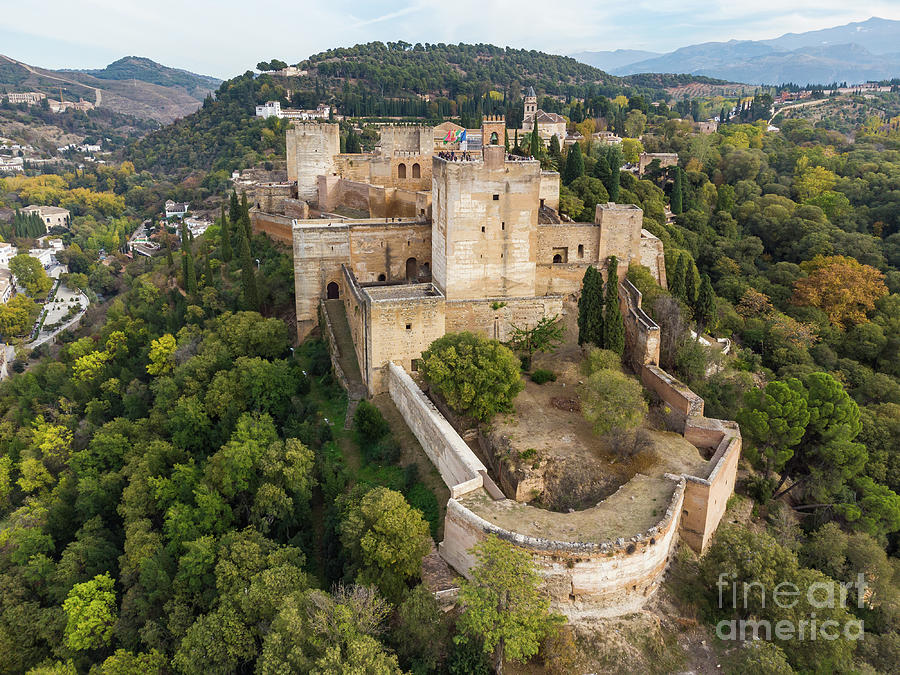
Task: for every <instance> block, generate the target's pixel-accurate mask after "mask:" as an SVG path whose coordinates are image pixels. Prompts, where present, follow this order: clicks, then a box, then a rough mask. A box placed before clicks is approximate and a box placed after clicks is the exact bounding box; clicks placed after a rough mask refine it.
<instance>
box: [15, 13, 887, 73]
mask: <svg viewBox="0 0 900 675" xmlns="http://www.w3.org/2000/svg"><path fill="white" fill-rule="evenodd" d="M863 4H864V6H862V5H863ZM870 16H880V17H883V18H887V19H900V0H866V2H865V3H861V4H860V5H859V6H855V5H854V3H850V2H847V1H846V0H754V1H753V2H735V1H734V0H728V1H723V0H630V1H629V2H622V1H621V0H619V1H617V2H608V1H606V0H601V1H599V2H598V1H597V0H518V1H516V2H501V1H500V0H443V1H440V0H397V1H395V2H383V1H382V0H378V1H374V2H372V1H365V0H357V1H355V2H351V1H349V0H317V1H316V2H306V1H303V0H300V1H297V0H294V1H292V2H285V1H281V2H276V1H274V0H255V1H254V0H249V1H248V0H218V1H215V2H214V1H211V0H186V1H185V0H179V1H176V0H153V1H151V2H147V1H146V0H145V1H142V2H136V1H135V0H0V53H2V54H6V55H8V56H11V57H13V58H17V59H19V60H22V61H25V62H27V63H31V64H33V65H38V66H44V67H48V68H61V67H69V68H96V67H102V66H104V65H106V64H107V63H109V62H110V61H114V60H115V59H117V58H119V57H121V56H125V55H136V56H147V57H149V58H151V59H153V60H155V61H158V62H160V63H163V64H166V65H170V66H175V67H179V68H185V69H188V70H193V71H195V72H199V73H203V74H208V75H215V76H217V77H222V78H225V77H230V76H233V75H235V74H238V73H241V72H243V71H245V70H247V69H249V68H253V67H254V65H255V64H256V63H257V62H258V61H260V60H269V59H271V58H273V57H276V58H281V59H283V60H285V61H287V62H289V63H295V62H297V61H299V60H301V59H303V58H305V57H307V56H309V55H310V54H313V53H316V52H318V51H322V50H324V49H328V48H329V47H336V46H349V45H352V44H355V43H358V42H367V41H370V40H382V41H394V40H405V41H407V42H411V43H416V42H490V43H493V44H497V45H501V46H506V45H509V46H513V47H523V48H528V49H539V50H542V51H548V52H552V53H558V54H568V53H572V52H575V51H581V50H606V49H620V48H621V49H647V50H652V51H670V50H672V49H676V48H678V47H682V46H685V45H688V44H693V43H696V42H708V41H722V40H729V39H732V38H734V39H766V38H773V37H777V36H779V35H781V34H783V33H786V32H802V31H807V30H816V29H820V28H828V27H831V26H835V25H840V24H843V23H848V22H850V21H861V20H864V19H867V18H869V17H870Z"/></svg>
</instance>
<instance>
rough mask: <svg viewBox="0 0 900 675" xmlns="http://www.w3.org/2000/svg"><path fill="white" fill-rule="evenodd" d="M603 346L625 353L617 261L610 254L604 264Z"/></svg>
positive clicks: (619, 353) (618, 352)
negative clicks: (604, 310) (604, 311)
mask: <svg viewBox="0 0 900 675" xmlns="http://www.w3.org/2000/svg"><path fill="white" fill-rule="evenodd" d="M603 346H604V348H606V349H609V350H611V351H614V352H615V353H616V354H618V355H619V356H621V355H622V354H624V353H625V322H624V321H623V319H622V311H621V310H620V309H619V261H618V260H617V259H616V256H610V257H609V260H608V262H607V265H606V315H605V316H604V317H603Z"/></svg>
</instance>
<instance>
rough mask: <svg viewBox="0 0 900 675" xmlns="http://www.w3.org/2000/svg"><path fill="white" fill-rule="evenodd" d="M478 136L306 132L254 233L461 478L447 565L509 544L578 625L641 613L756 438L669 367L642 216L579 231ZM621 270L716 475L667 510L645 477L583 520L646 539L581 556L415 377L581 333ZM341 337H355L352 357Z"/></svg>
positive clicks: (491, 130)
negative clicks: (285, 256)
mask: <svg viewBox="0 0 900 675" xmlns="http://www.w3.org/2000/svg"><path fill="white" fill-rule="evenodd" d="M529 93H530V92H529ZM462 131H463V130H462V127H459V126H458V125H454V124H452V123H445V124H443V125H440V126H439V127H427V126H414V125H411V126H400V125H397V126H385V127H383V128H382V130H381V141H380V144H379V145H378V146H377V147H376V148H375V150H374V152H368V153H358V154H347V153H341V152H340V137H339V127H338V125H336V124H329V123H303V124H300V123H295V125H294V126H293V127H291V128H289V129H288V131H287V179H288V180H287V181H286V182H280V183H273V184H259V185H257V186H255V187H254V188H253V189H252V190H249V191H248V198H249V199H250V201H251V203H252V208H251V221H252V224H253V228H254V230H255V231H257V232H263V233H266V234H267V235H268V236H270V237H271V238H273V239H275V240H279V241H282V242H284V243H286V244H289V245H291V246H292V247H293V257H294V278H295V294H296V318H297V331H298V337H299V339H301V340H302V339H303V338H304V337H306V336H307V335H308V334H309V333H310V331H312V330H313V328H315V327H316V326H318V325H320V323H321V325H322V326H323V327H324V330H325V333H326V337H327V338H328V339H329V342H330V344H331V348H332V356H333V359H332V361H333V363H334V364H335V366H336V370H337V371H339V372H338V376H339V379H341V380H342V381H344V382H345V384H346V383H347V379H348V378H347V377H346V376H345V374H344V373H343V372H341V370H342V367H341V362H343V363H344V364H346V363H347V361H346V359H347V358H348V357H349V358H350V360H351V361H352V362H353V369H354V371H355V369H356V365H357V364H358V367H359V373H360V379H361V380H362V388H363V389H364V391H361V392H357V395H369V396H371V395H376V394H381V393H389V394H390V397H391V398H392V399H393V401H394V403H395V404H396V406H397V408H398V410H399V411H400V412H401V414H402V415H403V417H404V419H405V420H406V422H407V424H408V426H409V427H410V429H411V430H412V432H413V433H414V434H415V436H416V437H417V438H418V440H419V442H420V443H421V445H422V447H423V449H424V450H425V452H426V454H428V456H429V458H430V459H431V460H432V462H433V463H434V465H435V466H436V467H437V469H438V470H439V472H440V474H441V476H442V477H443V478H444V481H445V483H446V484H447V486H448V488H449V490H450V493H451V498H450V500H449V502H448V504H447V513H446V518H445V530H444V540H443V541H442V542H441V544H440V548H439V551H440V556H441V557H442V558H443V560H445V561H446V562H447V563H448V564H449V565H450V566H451V567H453V568H454V569H455V570H456V571H458V572H460V573H462V574H466V572H467V571H468V569H469V568H470V567H471V565H472V564H473V563H474V560H473V557H472V555H471V553H470V552H469V551H470V549H471V547H472V546H473V545H474V544H475V543H477V542H478V541H479V540H480V539H482V538H484V537H485V536H487V535H488V534H490V533H496V534H498V535H499V536H501V537H502V538H504V539H506V540H508V541H510V542H512V543H513V544H515V545H517V546H519V547H522V548H524V549H526V550H529V551H530V552H531V553H532V555H533V557H534V559H535V562H536V564H537V566H538V569H539V570H540V572H541V574H542V575H543V576H544V578H545V580H546V588H547V589H548V591H549V592H550V594H551V597H552V599H553V603H554V606H555V607H556V608H557V609H558V610H560V611H563V612H564V613H566V614H568V615H569V616H570V617H574V616H577V615H579V614H584V613H587V614H593V615H597V614H600V615H604V614H605V615H614V614H622V613H626V612H629V611H634V610H636V609H639V608H640V607H641V606H642V605H643V603H644V602H645V601H646V599H647V598H648V597H649V595H650V594H651V593H652V592H653V590H654V589H655V588H656V587H657V586H658V584H659V582H660V581H661V579H662V576H663V574H664V572H665V569H666V567H667V564H668V561H669V559H670V557H671V555H672V554H673V552H674V547H675V545H676V543H677V542H678V540H679V538H680V539H681V540H683V541H685V542H686V543H687V544H688V545H690V546H691V547H692V548H693V549H695V550H696V551H702V550H703V548H704V547H705V546H706V544H707V543H708V541H709V539H710V537H711V536H712V534H713V533H714V532H715V529H716V527H717V526H718V523H719V520H720V519H721V517H722V515H723V514H724V512H725V507H726V502H727V500H728V498H729V497H730V496H731V494H732V491H733V488H734V481H735V476H736V471H737V463H738V458H739V455H740V448H741V439H740V432H739V430H738V429H737V425H736V424H734V423H733V422H728V421H722V420H711V419H708V418H706V417H704V416H703V400H702V399H700V398H699V397H698V396H696V395H695V394H694V393H693V392H691V391H690V390H689V389H687V387H686V386H685V385H683V384H681V383H680V382H678V381H677V380H675V379H674V378H673V377H671V376H670V375H668V374H667V373H665V371H663V370H661V369H660V368H659V366H658V364H659V327H658V326H657V325H656V324H655V323H654V322H653V321H652V320H651V319H650V317H649V316H647V315H646V314H645V313H644V312H643V310H642V309H641V306H640V305H641V298H640V293H639V292H638V291H637V289H635V288H634V287H633V286H632V285H631V284H630V282H628V281H627V280H625V279H624V275H625V273H626V272H627V269H628V266H629V264H630V263H632V262H636V263H639V264H641V265H644V266H645V267H647V268H648V269H649V270H650V271H651V274H652V275H653V277H654V278H655V279H656V280H657V281H658V282H659V283H660V284H661V285H663V286H665V285H666V272H665V263H664V257H663V246H662V243H661V242H660V240H659V239H658V238H656V237H654V236H653V235H652V234H650V233H649V232H648V231H647V230H644V229H643V228H642V218H643V213H642V211H641V209H640V208H638V207H636V206H633V205H622V204H612V203H609V204H598V205H597V206H596V211H595V217H594V221H593V222H591V223H572V222H562V221H561V219H560V217H559V215H558V212H557V209H558V206H559V174H558V173H556V172H550V171H543V170H541V167H540V163H539V162H538V161H536V160H533V159H530V158H522V157H518V156H512V155H509V154H507V153H506V151H505V149H504V146H503V139H504V136H505V132H506V127H505V121H504V119H503V118H502V117H486V118H485V119H484V121H483V124H482V127H481V128H480V129H470V130H464V131H465V135H464V136H462V135H461V133H462ZM610 256H616V258H617V259H618V261H619V267H618V269H619V273H620V285H619V292H620V297H621V299H622V308H623V316H624V319H625V328H626V357H627V359H628V361H629V362H630V365H631V366H632V367H633V369H634V371H635V372H636V373H637V374H638V376H639V377H640V379H641V381H642V382H643V384H644V385H645V387H647V388H648V389H650V390H652V391H653V392H655V394H656V395H658V396H659V397H660V398H661V399H662V400H663V401H664V402H665V403H666V404H667V405H668V406H669V407H670V408H671V409H672V410H673V411H674V413H675V415H676V416H680V419H682V420H683V423H684V426H683V428H680V429H679V431H682V433H683V435H684V438H685V439H686V440H687V441H689V442H690V443H692V444H693V445H694V446H696V447H697V448H699V449H700V451H701V452H702V453H705V455H704V456H706V457H708V459H705V460H703V462H704V465H703V469H702V470H700V471H695V472H693V473H692V474H691V475H685V474H665V476H659V477H657V478H653V479H652V481H653V482H652V489H653V490H655V494H656V495H657V498H654V500H653V501H654V502H657V503H656V504H655V505H651V504H650V503H649V501H647V502H646V503H644V502H641V501H639V502H637V503H636V502H635V501H634V500H635V495H636V494H641V492H642V491H644V492H646V488H647V484H646V483H647V481H650V480H651V479H649V478H648V477H647V476H641V475H640V474H637V475H636V476H635V477H634V478H633V479H631V480H630V481H629V482H627V483H626V484H624V485H622V486H621V487H620V488H619V490H618V491H617V492H616V493H615V494H613V495H611V496H610V497H609V498H608V499H606V500H604V501H603V502H602V503H601V504H598V505H597V506H596V507H594V508H595V509H596V511H592V512H591V513H588V512H581V514H580V515H581V517H584V516H583V514H585V513H587V514H588V517H589V518H595V519H598V520H599V521H604V520H608V521H609V522H610V523H614V522H616V514H617V513H623V512H626V511H630V510H631V511H633V510H635V509H643V510H642V511H641V512H640V514H638V515H637V516H636V517H635V518H631V519H629V520H628V521H627V522H628V523H631V524H633V523H640V531H637V532H636V531H621V532H615V533H614V534H615V536H611V535H610V532H609V531H606V530H604V533H603V535H602V536H600V535H599V534H596V535H595V536H593V537H591V538H589V539H588V540H582V539H580V538H579V537H578V533H577V532H576V531H575V529H574V528H573V527H571V526H570V525H567V516H570V515H572V514H565V513H550V512H547V511H544V510H542V509H537V508H536V507H533V506H529V505H527V504H522V503H519V502H516V501H514V500H512V499H507V498H506V497H505V496H504V493H503V491H501V490H500V488H498V487H497V485H496V484H495V483H494V481H493V480H492V479H491V477H490V475H489V473H488V470H487V468H486V467H485V466H484V464H483V463H482V462H481V460H479V458H478V456H477V455H476V454H475V452H474V451H473V450H472V449H471V448H470V446H469V445H467V444H466V442H465V441H463V440H462V438H461V437H460V435H459V433H458V432H457V430H456V429H454V427H453V426H452V425H451V424H450V423H449V422H448V421H447V419H446V418H445V417H444V416H443V415H442V414H441V413H440V412H439V411H438V410H437V409H436V408H435V406H434V404H433V403H432V402H431V401H430V400H429V399H428V398H427V397H426V396H425V394H424V393H423V392H422V391H421V390H420V389H419V387H418V385H417V384H416V382H415V381H414V380H413V378H412V377H411V376H410V375H411V374H412V373H414V372H415V371H416V370H417V360H418V359H419V357H420V356H421V353H422V352H423V351H424V350H425V349H426V348H427V347H428V346H429V345H430V344H431V343H432V342H433V341H434V340H435V339H437V338H439V337H441V336H443V335H444V334H445V333H448V332H457V331H464V330H468V331H473V332H478V333H481V334H484V335H486V336H488V337H491V338H495V339H498V340H501V341H503V340H507V339H508V338H509V336H510V334H511V332H512V327H513V326H519V327H524V326H530V325H534V324H535V323H536V322H537V321H539V320H540V319H541V318H542V317H545V316H550V317H552V316H557V315H559V316H561V317H563V318H564V319H567V323H568V324H569V325H570V326H571V325H572V324H573V323H574V322H573V321H572V318H573V317H574V316H575V315H576V314H577V304H576V301H577V297H578V294H579V293H580V290H581V282H582V278H583V276H584V272H585V270H586V269H587V267H588V266H589V265H593V266H595V267H597V268H598V269H600V270H601V271H602V272H603V274H604V276H605V275H606V270H605V268H606V261H607V259H608V258H609V257H610ZM320 320H321V322H320ZM338 323H339V324H340V326H341V327H343V328H344V329H345V331H344V332H346V333H348V334H349V336H350V339H349V340H345V341H344V343H343V344H341V342H340V341H339V340H338V339H336V338H335V332H336V331H335V326H336V324H338ZM348 351H352V353H350V354H348V353H346V352H348ZM340 352H344V353H340ZM338 356H340V357H342V360H341V359H338V358H337V357H338ZM353 357H355V359H354V358H353ZM344 367H345V368H346V365H345V366H344ZM694 474H697V475H694ZM657 508H659V509H660V513H658V512H657ZM589 511H591V510H589ZM537 512H540V513H541V514H542V515H541V517H539V518H538V517H531V516H530V515H529V514H531V513H537ZM547 514H550V516H549V517H548V516H547ZM548 518H549V519H548ZM538 521H541V522H543V523H545V524H546V525H541V526H540V527H536V526H535V525H536V523H538ZM529 523H530V524H529ZM630 526H631V525H629V527H630ZM601 529H603V528H601ZM608 529H609V528H607V530H608ZM607 535H610V536H607Z"/></svg>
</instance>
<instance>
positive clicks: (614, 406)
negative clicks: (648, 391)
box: [581, 369, 647, 434]
mask: <svg viewBox="0 0 900 675" xmlns="http://www.w3.org/2000/svg"><path fill="white" fill-rule="evenodd" d="M581 410H582V412H583V413H584V416H585V419H587V420H588V422H590V423H591V424H592V425H593V426H594V431H595V432H597V433H598V434H607V433H610V432H612V431H615V432H623V431H628V430H629V429H633V428H634V427H636V426H638V425H639V424H641V422H643V420H644V415H646V414H647V402H646V401H645V400H644V392H643V389H641V385H640V384H639V383H638V382H637V381H636V380H634V379H633V378H631V377H628V376H627V375H625V374H624V373H622V372H620V371H617V370H609V369H607V370H598V371H597V372H596V373H594V374H593V375H591V376H589V377H588V378H587V380H585V383H584V384H583V385H582V387H581Z"/></svg>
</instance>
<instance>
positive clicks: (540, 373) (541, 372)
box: [531, 368, 556, 384]
mask: <svg viewBox="0 0 900 675" xmlns="http://www.w3.org/2000/svg"><path fill="white" fill-rule="evenodd" d="M531 381H532V382H534V383H535V384H544V383H546V382H556V373H554V372H553V371H552V370H546V369H545V368H538V369H537V370H535V371H534V372H533V373H531Z"/></svg>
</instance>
